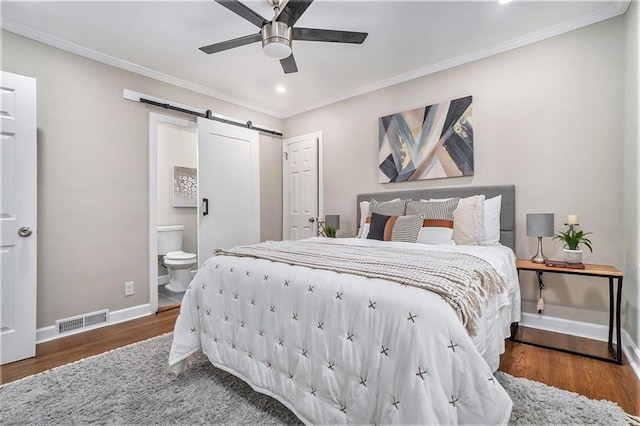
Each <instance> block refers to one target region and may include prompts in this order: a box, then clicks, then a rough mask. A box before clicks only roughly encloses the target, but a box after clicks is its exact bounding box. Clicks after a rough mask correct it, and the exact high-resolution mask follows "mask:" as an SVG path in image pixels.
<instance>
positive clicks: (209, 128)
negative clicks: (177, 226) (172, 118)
mask: <svg viewBox="0 0 640 426" xmlns="http://www.w3.org/2000/svg"><path fill="white" fill-rule="evenodd" d="M259 160H260V158H259V149H258V132H257V131H256V130H251V129H245V128H243V127H238V126H233V125H230V124H224V123H220V122H217V121H212V120H208V119H206V118H198V194H199V204H198V218H199V219H198V266H199V267H200V266H202V264H203V263H204V262H205V261H206V260H207V258H209V257H210V256H211V254H212V253H213V251H214V250H215V249H216V248H230V247H234V246H237V245H246V244H254V243H258V242H260V174H259V171H260V169H259Z"/></svg>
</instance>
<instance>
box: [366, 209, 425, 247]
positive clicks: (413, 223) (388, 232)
mask: <svg viewBox="0 0 640 426" xmlns="http://www.w3.org/2000/svg"><path fill="white" fill-rule="evenodd" d="M423 221H424V215H421V214H420V215H411V216H385V215H381V214H377V213H371V223H370V224H369V225H370V228H369V234H368V235H367V239H369V240H380V241H401V242H405V243H415V242H417V241H418V235H419V234H420V230H421V229H422V224H423Z"/></svg>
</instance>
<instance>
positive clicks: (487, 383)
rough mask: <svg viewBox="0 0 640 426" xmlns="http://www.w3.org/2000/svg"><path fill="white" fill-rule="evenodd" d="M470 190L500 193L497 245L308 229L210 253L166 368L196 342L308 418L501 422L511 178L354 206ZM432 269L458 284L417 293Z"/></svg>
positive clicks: (177, 367) (510, 293)
mask: <svg viewBox="0 0 640 426" xmlns="http://www.w3.org/2000/svg"><path fill="white" fill-rule="evenodd" d="M474 194H484V195H485V196H486V197H487V198H489V197H494V196H496V195H500V196H501V197H502V206H501V215H500V243H501V244H495V245H493V246H491V247H489V246H486V247H485V246H434V245H427V244H416V243H408V242H394V241H374V240H368V239H358V238H340V239H328V238H312V239H309V240H306V241H302V242H282V243H273V242H266V243H262V244H260V245H256V246H251V247H240V248H235V249H232V250H229V251H221V252H219V253H217V255H215V256H212V257H211V258H210V259H208V260H207V261H206V262H205V264H204V265H203V267H202V268H201V269H200V271H199V272H198V274H197V275H196V277H195V278H194V279H193V281H192V282H191V284H190V286H189V289H188V290H187V292H186V293H185V296H184V298H183V303H182V306H181V311H180V314H179V316H178V320H177V322H176V326H175V330H174V340H173V343H172V346H171V352H170V355H169V364H170V367H171V369H172V370H173V371H174V372H176V373H179V372H180V371H181V370H182V369H184V368H185V365H186V363H185V360H186V359H187V358H188V357H189V356H190V355H191V354H193V353H194V352H196V351H198V350H202V351H203V352H204V353H205V354H206V355H207V357H208V358H209V360H210V361H211V362H212V364H213V365H215V366H216V367H218V368H220V369H223V370H225V371H228V372H230V373H232V374H234V375H236V376H237V377H239V378H241V379H242V380H244V381H245V382H247V383H248V384H249V385H251V387H252V388H253V389H255V390H256V391H258V392H261V393H264V394H267V395H270V396H272V397H274V398H275V399H277V400H279V401H280V402H282V403H283V404H284V405H285V406H287V407H288V408H289V409H290V410H291V411H292V412H293V413H295V414H296V415H297V416H298V417H299V418H300V419H301V420H302V421H303V422H305V423H308V424H316V423H322V424H336V423H340V424H344V423H368V424H373V423H404V424H417V423H420V424H425V423H429V424H461V423H462V424H464V423H483V424H500V423H502V424H504V423H507V421H508V420H509V417H510V414H511V408H512V402H511V400H510V398H509V396H508V395H507V394H506V392H505V391H504V389H503V388H502V387H501V386H500V384H499V383H498V382H497V381H496V379H495V378H494V376H493V372H494V371H495V370H496V369H497V366H498V363H499V354H500V353H501V352H503V351H504V339H505V338H506V337H508V335H509V325H510V324H511V322H515V321H518V320H519V315H520V310H519V300H520V299H519V297H520V296H519V290H518V282H517V273H516V271H515V256H514V254H513V250H512V248H513V246H514V244H515V238H514V228H515V215H514V210H515V189H514V187H513V186H499V187H473V188H448V189H437V190H419V191H401V192H391V191H387V192H384V193H378V194H360V195H358V206H359V205H360V201H363V200H368V199H371V198H374V199H377V200H391V199H394V198H397V197H402V198H412V199H416V200H417V199H429V198H444V197H466V196H469V195H474ZM358 215H360V212H359V209H358ZM358 219H359V218H358ZM318 259H320V260H319V261H318ZM390 259H393V262H392V261H390ZM397 259H402V261H403V262H405V261H406V262H408V263H406V264H402V265H399V264H398V262H397V261H396V260H397ZM425 259H431V260H429V261H426V260H425ZM460 260H462V261H463V262H464V263H465V264H467V263H469V264H470V265H471V264H473V265H475V266H473V267H472V268H471V267H469V268H462V267H459V266H458V263H456V262H459V261H460ZM312 261H313V262H319V263H318V264H313V263H310V262H312ZM423 264H424V265H425V266H423ZM363 265H364V266H363ZM443 268H445V269H447V271H446V272H447V274H449V273H450V272H451V271H449V269H451V270H452V271H456V272H455V273H456V274H460V276H461V277H462V278H460V279H459V280H457V281H459V282H460V284H459V285H461V286H468V288H470V289H471V290H469V291H468V292H465V294H461V293H456V291H457V290H456V289H455V288H454V289H453V290H452V292H453V293H452V294H457V296H455V297H452V296H451V295H450V294H447V295H443V294H441V293H440V292H439V290H438V289H431V290H432V291H428V290H425V288H422V284H423V283H424V281H425V280H424V279H423V277H422V275H420V274H425V273H426V274H430V277H433V278H432V280H433V281H437V279H436V277H439V276H441V275H442V274H444V272H442V271H443ZM467 269H468V271H467ZM447 276H448V275H447ZM467 276H468V277H469V280H470V281H468V282H467V281H465V279H466V278H464V277H467ZM496 277H497V278H496ZM463 278H464V279H463ZM438 279H439V278H438ZM443 279H444V278H443ZM446 279H447V280H448V279H449V278H446ZM427 281H428V280H427ZM447 282H449V281H447ZM492 283H494V284H495V283H500V285H499V286H497V284H496V287H495V288H494V289H493V290H489V287H490V286H491V285H492ZM451 285H453V284H451ZM445 286H446V285H445ZM466 293H469V294H473V295H472V296H468V295H467V294H466ZM477 303H480V304H481V308H480V311H481V315H474V314H473V312H475V311H474V310H470V309H469V306H471V305H474V304H477Z"/></svg>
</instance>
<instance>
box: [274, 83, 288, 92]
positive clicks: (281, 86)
mask: <svg viewBox="0 0 640 426" xmlns="http://www.w3.org/2000/svg"><path fill="white" fill-rule="evenodd" d="M286 91H287V89H285V87H284V86H283V85H282V84H278V85H277V86H276V92H278V93H284V92H286Z"/></svg>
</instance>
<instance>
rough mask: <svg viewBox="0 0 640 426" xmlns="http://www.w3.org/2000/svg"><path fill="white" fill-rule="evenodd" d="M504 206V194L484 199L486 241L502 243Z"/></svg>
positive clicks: (487, 242) (486, 242) (486, 243)
mask: <svg viewBox="0 0 640 426" xmlns="http://www.w3.org/2000/svg"><path fill="white" fill-rule="evenodd" d="M501 208H502V195H498V196H497V197H493V198H489V199H488V200H485V201H484V234H485V243H484V245H489V244H499V243H500V209H501Z"/></svg>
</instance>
